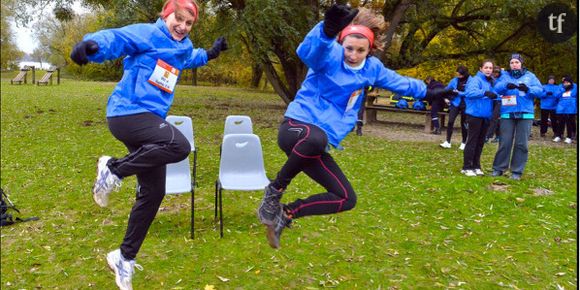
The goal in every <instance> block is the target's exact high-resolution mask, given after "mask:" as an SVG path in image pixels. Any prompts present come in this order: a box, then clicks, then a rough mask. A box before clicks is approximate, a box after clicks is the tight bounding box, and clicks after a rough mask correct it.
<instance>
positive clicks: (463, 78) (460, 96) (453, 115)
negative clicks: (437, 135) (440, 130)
mask: <svg viewBox="0 0 580 290" xmlns="http://www.w3.org/2000/svg"><path fill="white" fill-rule="evenodd" d="M456 73H457V76H456V77H454V78H453V79H452V80H451V81H450V82H449V84H448V85H447V89H452V90H453V91H454V92H456V93H457V95H456V96H453V97H452V98H451V99H450V100H449V120H448V121H447V136H446V138H445V142H443V143H441V144H439V146H441V147H442V148H447V149H448V148H451V136H452V134H453V124H454V123H455V119H457V116H458V115H459V116H460V122H459V127H460V128H461V145H459V150H463V149H465V141H466V140H467V128H466V127H465V85H466V84H467V81H468V80H469V78H470V76H469V70H468V69H467V67H465V66H463V65H460V66H458V67H457V70H456Z"/></svg>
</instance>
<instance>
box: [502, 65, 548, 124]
mask: <svg viewBox="0 0 580 290" xmlns="http://www.w3.org/2000/svg"><path fill="white" fill-rule="evenodd" d="M523 70H524V73H523V75H521V76H520V77H514V76H513V75H512V73H511V71H506V72H505V73H504V75H502V77H501V78H500V80H499V81H498V82H496V84H495V87H494V88H495V91H496V92H497V93H498V94H500V95H501V96H502V98H507V97H514V96H515V100H516V105H512V106H505V105H504V104H503V103H502V106H501V114H502V118H503V115H504V114H509V113H528V114H533V113H534V98H536V97H540V96H541V95H542V94H543V90H544V89H543V88H542V84H541V83H540V81H539V80H538V78H537V77H536V75H534V74H533V73H532V72H530V71H528V70H526V69H523ZM509 83H513V84H515V85H516V86H517V85H519V84H522V83H523V84H526V86H527V87H528V88H529V90H528V92H527V93H526V92H523V91H520V90H518V89H517V88H515V89H508V88H507V85H508V84H509Z"/></svg>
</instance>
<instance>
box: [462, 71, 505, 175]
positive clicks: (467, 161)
mask: <svg viewBox="0 0 580 290" xmlns="http://www.w3.org/2000/svg"><path fill="white" fill-rule="evenodd" d="M492 73H493V62H492V61H491V60H484V61H483V62H482V63H481V65H480V67H479V71H478V72H477V74H475V76H474V77H472V78H470V79H469V81H468V82H467V86H466V88H465V113H466V115H467V120H466V123H467V143H466V146H465V150H464V151H463V169H462V170H461V172H462V173H463V174H465V175H466V176H478V175H479V176H481V175H483V174H484V173H483V170H481V162H480V159H481V153H482V151H483V145H484V143H485V135H486V133H487V127H488V126H489V120H490V119H491V115H492V110H493V100H494V99H496V98H497V94H496V93H495V92H494V90H493V81H494V80H493V77H492Z"/></svg>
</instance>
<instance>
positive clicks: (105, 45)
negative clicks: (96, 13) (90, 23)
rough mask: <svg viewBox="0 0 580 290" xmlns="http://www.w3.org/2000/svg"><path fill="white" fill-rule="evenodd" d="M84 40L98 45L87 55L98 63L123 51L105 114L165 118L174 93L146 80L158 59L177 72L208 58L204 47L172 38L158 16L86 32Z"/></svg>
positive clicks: (120, 54)
mask: <svg viewBox="0 0 580 290" xmlns="http://www.w3.org/2000/svg"><path fill="white" fill-rule="evenodd" d="M84 40H92V41H95V42H96V43H97V44H98V45H99V51H98V52H97V53H95V54H94V55H91V56H89V57H88V59H89V60H90V61H93V62H98V63H101V62H103V61H105V60H112V59H116V58H118V57H121V56H124V55H126V57H125V59H124V60H123V67H124V71H123V78H122V79H121V81H119V83H118V84H117V86H116V87H115V89H114V90H113V93H112V94H111V96H110V97H109V102H108V104H107V117H115V116H126V115H133V114H138V113H144V112H151V113H154V114H156V115H158V116H160V117H161V118H165V116H166V115H167V111H169V107H170V106H171V104H172V103H173V93H168V92H165V91H163V90H161V89H159V88H158V87H156V86H154V85H152V84H150V83H149V82H148V80H149V78H150V77H151V74H152V73H153V70H154V69H155V66H156V64H157V60H162V61H164V62H166V63H168V64H169V65H171V66H173V67H174V68H176V69H178V70H179V71H180V73H181V71H182V70H183V69H187V68H195V67H199V66H203V65H205V64H207V61H208V60H207V53H206V51H205V50H204V49H200V48H197V49H194V48H193V45H192V43H191V40H190V39H189V37H186V38H184V39H183V40H181V41H176V40H174V39H173V38H172V37H171V34H170V33H169V30H168V29H167V26H166V25H165V22H164V21H163V20H162V19H161V18H159V19H158V20H157V22H155V24H133V25H129V26H125V27H122V28H115V29H106V30H101V31H98V32H95V33H89V34H87V35H85V37H84Z"/></svg>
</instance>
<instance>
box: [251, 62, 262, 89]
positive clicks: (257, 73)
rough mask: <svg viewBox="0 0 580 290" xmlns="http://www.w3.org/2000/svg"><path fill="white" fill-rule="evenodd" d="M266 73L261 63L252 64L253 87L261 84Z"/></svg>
mask: <svg viewBox="0 0 580 290" xmlns="http://www.w3.org/2000/svg"><path fill="white" fill-rule="evenodd" d="M263 74H264V69H263V68H262V66H261V65H259V64H254V65H252V80H251V82H250V86H251V87H252V88H258V87H259V86H260V81H261V80H262V75H263Z"/></svg>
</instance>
